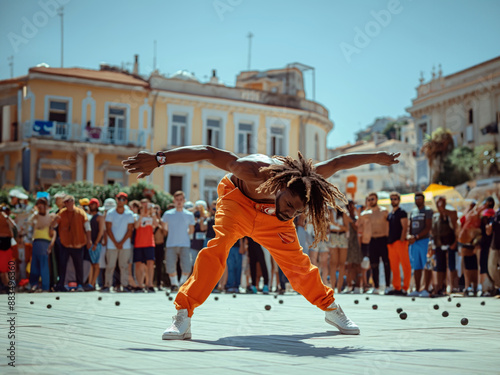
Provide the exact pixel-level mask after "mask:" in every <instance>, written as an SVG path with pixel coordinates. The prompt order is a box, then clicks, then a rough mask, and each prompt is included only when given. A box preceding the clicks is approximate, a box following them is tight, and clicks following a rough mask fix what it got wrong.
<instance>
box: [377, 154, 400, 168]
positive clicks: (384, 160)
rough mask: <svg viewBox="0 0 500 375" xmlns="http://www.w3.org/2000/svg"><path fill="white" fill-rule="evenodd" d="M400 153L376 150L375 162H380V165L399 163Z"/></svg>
mask: <svg viewBox="0 0 500 375" xmlns="http://www.w3.org/2000/svg"><path fill="white" fill-rule="evenodd" d="M400 155H401V153H400V152H398V153H395V152H392V153H388V152H386V151H379V152H377V164H380V165H392V164H398V163H399V160H398V157H399V156H400Z"/></svg>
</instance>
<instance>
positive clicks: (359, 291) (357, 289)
mask: <svg viewBox="0 0 500 375" xmlns="http://www.w3.org/2000/svg"><path fill="white" fill-rule="evenodd" d="M360 293H361V290H360V289H359V288H357V287H356V288H354V290H353V291H352V294H360Z"/></svg>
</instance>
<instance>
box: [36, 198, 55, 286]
mask: <svg viewBox="0 0 500 375" xmlns="http://www.w3.org/2000/svg"><path fill="white" fill-rule="evenodd" d="M35 205H36V211H35V213H34V214H33V216H32V217H31V218H30V222H31V224H32V226H33V253H32V255H31V270H30V284H31V291H32V292H34V291H37V289H38V280H39V278H40V277H41V278H42V290H43V291H44V292H48V291H49V289H50V273H49V255H50V253H51V251H52V247H53V246H54V242H53V241H52V239H53V237H54V234H55V233H54V230H53V228H52V221H53V219H54V217H55V215H51V214H49V213H48V205H49V202H48V200H47V198H38V199H37V201H36V203H35Z"/></svg>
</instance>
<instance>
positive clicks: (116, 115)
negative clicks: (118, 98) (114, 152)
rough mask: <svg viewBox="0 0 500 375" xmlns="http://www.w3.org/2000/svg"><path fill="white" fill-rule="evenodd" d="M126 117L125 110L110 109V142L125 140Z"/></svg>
mask: <svg viewBox="0 0 500 375" xmlns="http://www.w3.org/2000/svg"><path fill="white" fill-rule="evenodd" d="M125 132H126V115H125V108H120V107H110V108H109V110H108V134H109V135H108V136H109V139H110V141H114V140H118V141H124V140H125Z"/></svg>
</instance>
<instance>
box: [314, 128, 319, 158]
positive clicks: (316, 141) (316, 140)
mask: <svg viewBox="0 0 500 375" xmlns="http://www.w3.org/2000/svg"><path fill="white" fill-rule="evenodd" d="M314 159H316V160H319V136H318V133H316V134H314Z"/></svg>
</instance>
